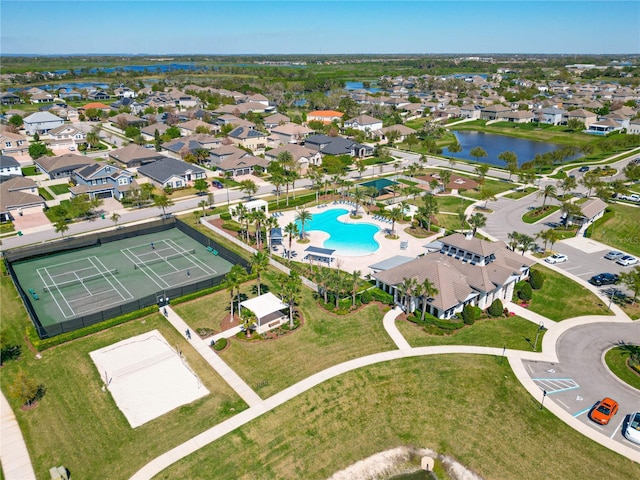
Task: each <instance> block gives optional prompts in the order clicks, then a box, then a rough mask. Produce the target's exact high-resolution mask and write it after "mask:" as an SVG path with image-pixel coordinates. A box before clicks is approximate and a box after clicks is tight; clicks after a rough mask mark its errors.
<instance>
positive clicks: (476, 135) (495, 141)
mask: <svg viewBox="0 0 640 480" xmlns="http://www.w3.org/2000/svg"><path fill="white" fill-rule="evenodd" d="M453 133H454V134H455V136H456V138H457V139H458V142H459V143H460V146H461V147H462V151H461V152H458V153H450V152H449V150H447V148H444V149H443V151H442V153H443V154H444V155H447V156H450V157H453V158H460V159H463V160H471V161H473V162H476V159H475V157H472V156H471V155H470V154H469V152H470V151H471V149H472V148H474V147H482V148H484V149H485V151H486V152H487V155H488V156H487V157H485V158H480V159H479V160H478V162H481V163H488V164H490V165H495V166H498V167H504V162H503V161H502V160H500V159H499V158H498V155H500V154H501V153H502V152H505V151H507V150H509V151H512V152H514V153H515V154H516V155H517V156H518V166H520V165H522V164H523V163H525V162H529V161H531V160H533V159H534V157H535V156H536V155H538V154H542V153H547V152H552V151H554V150H557V149H558V148H560V147H561V146H562V145H558V144H556V143H549V142H534V141H533V140H527V139H524V138H516V137H508V136H506V135H496V134H493V133H484V132H467V131H464V132H456V131H454V132H453ZM578 157H580V155H579V154H577V155H574V156H573V157H571V158H569V159H567V160H573V159H576V158H578Z"/></svg>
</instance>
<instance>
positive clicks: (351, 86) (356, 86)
mask: <svg viewBox="0 0 640 480" xmlns="http://www.w3.org/2000/svg"><path fill="white" fill-rule="evenodd" d="M344 85H345V86H344V89H345V90H367V91H368V92H370V93H376V92H379V91H380V90H381V89H380V88H377V87H369V88H364V84H363V83H362V82H344Z"/></svg>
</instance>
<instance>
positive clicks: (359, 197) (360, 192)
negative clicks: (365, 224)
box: [353, 188, 365, 216]
mask: <svg viewBox="0 0 640 480" xmlns="http://www.w3.org/2000/svg"><path fill="white" fill-rule="evenodd" d="M364 196H365V192H364V189H362V188H356V191H355V192H354V193H353V202H354V203H355V204H356V211H355V215H356V216H358V210H359V209H360V204H361V203H362V202H363V200H364Z"/></svg>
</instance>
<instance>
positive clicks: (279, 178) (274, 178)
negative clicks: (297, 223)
mask: <svg viewBox="0 0 640 480" xmlns="http://www.w3.org/2000/svg"><path fill="white" fill-rule="evenodd" d="M269 181H270V182H271V184H272V185H273V186H274V187H275V189H276V207H278V208H279V207H280V193H281V190H282V186H283V185H284V184H285V183H286V180H285V178H284V176H283V175H282V174H280V173H273V174H272V175H271V178H270V180H269Z"/></svg>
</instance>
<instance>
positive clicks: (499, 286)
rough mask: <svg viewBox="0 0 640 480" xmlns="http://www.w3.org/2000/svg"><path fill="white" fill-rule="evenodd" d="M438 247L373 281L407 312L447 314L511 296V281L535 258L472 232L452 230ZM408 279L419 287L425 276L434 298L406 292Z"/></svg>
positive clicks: (521, 276)
mask: <svg viewBox="0 0 640 480" xmlns="http://www.w3.org/2000/svg"><path fill="white" fill-rule="evenodd" d="M439 241H440V242H441V244H442V245H441V247H440V250H439V251H437V252H434V253H428V254H426V255H424V256H421V257H418V258H416V259H412V260H408V261H406V262H404V263H401V264H400V265H396V266H393V267H391V268H389V269H387V270H382V271H378V272H377V273H374V274H373V275H372V278H374V279H375V280H376V286H378V287H379V288H381V289H382V290H384V291H385V292H388V293H390V294H392V295H393V297H394V300H395V302H396V303H397V304H398V305H401V306H403V307H404V306H405V305H407V299H406V296H405V295H409V296H410V299H409V302H408V305H409V311H410V312H413V311H415V310H419V311H421V310H422V307H423V302H426V311H427V312H428V313H430V314H431V315H433V316H435V317H437V318H441V319H448V318H451V317H452V316H454V315H455V314H457V313H460V312H462V309H463V308H464V306H465V305H474V306H478V307H480V308H481V309H483V310H484V309H486V308H488V307H489V306H490V305H491V303H492V302H493V301H494V300H496V299H500V300H502V301H503V302H508V301H511V298H512V296H513V291H514V287H515V284H516V283H517V282H519V281H520V280H524V279H526V278H527V277H528V276H529V268H530V267H531V265H533V264H534V263H535V262H534V261H533V260H530V259H528V258H526V257H524V256H523V255H520V254H518V253H516V252H514V251H512V250H510V249H509V248H508V247H507V245H506V244H505V243H504V242H488V241H486V240H481V239H479V238H475V237H472V236H471V235H463V234H460V233H455V234H453V235H449V236H447V237H443V238H441V239H439ZM408 279H413V280H415V282H416V284H417V285H418V286H419V285H420V284H422V283H423V282H424V281H425V279H429V281H430V282H431V283H432V284H433V285H434V286H435V288H436V289H437V290H438V293H437V294H436V295H434V296H433V297H428V298H427V297H426V296H425V295H421V294H420V293H419V288H418V289H415V288H414V289H413V291H411V290H410V291H409V292H405V289H406V282H407V280H408Z"/></svg>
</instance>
